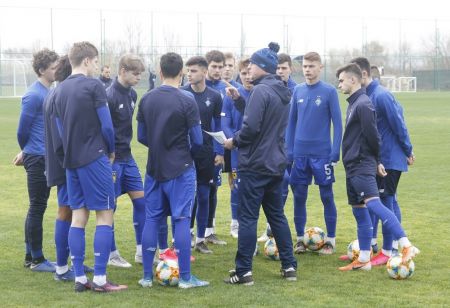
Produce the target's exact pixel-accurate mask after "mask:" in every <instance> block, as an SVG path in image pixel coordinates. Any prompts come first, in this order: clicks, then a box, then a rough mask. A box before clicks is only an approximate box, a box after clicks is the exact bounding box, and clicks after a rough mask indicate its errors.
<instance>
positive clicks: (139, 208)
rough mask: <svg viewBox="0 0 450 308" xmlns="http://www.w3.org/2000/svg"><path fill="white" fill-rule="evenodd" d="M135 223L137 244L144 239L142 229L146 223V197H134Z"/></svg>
mask: <svg viewBox="0 0 450 308" xmlns="http://www.w3.org/2000/svg"><path fill="white" fill-rule="evenodd" d="M132 202H133V225H134V234H135V236H136V244H137V245H140V244H141V241H142V230H143V229H144V224H145V199H144V197H142V198H137V199H133V200H132Z"/></svg>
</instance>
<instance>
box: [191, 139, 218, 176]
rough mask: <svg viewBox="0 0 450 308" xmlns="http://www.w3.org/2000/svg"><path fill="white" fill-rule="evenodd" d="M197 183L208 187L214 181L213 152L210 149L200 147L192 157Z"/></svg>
mask: <svg viewBox="0 0 450 308" xmlns="http://www.w3.org/2000/svg"><path fill="white" fill-rule="evenodd" d="M194 162H195V171H196V174H197V182H198V184H202V185H209V184H211V183H213V181H214V174H215V166H214V151H213V150H212V147H205V146H204V147H202V148H201V149H200V150H199V151H198V152H197V153H196V154H195V157H194Z"/></svg>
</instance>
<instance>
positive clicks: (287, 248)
mask: <svg viewBox="0 0 450 308" xmlns="http://www.w3.org/2000/svg"><path fill="white" fill-rule="evenodd" d="M239 177H240V179H241V181H240V184H239V205H238V222H239V232H238V251H237V253H236V259H235V262H236V272H237V274H238V276H242V275H244V274H245V273H247V272H248V271H251V270H252V259H253V253H254V251H255V247H256V237H257V235H256V229H257V224H258V218H259V209H260V208H261V205H262V208H263V210H264V213H265V214H266V217H267V221H268V222H269V224H270V227H271V228H272V232H273V236H274V237H275V242H276V243H277V246H278V251H279V253H280V260H281V267H282V268H283V269H288V268H290V267H293V268H295V269H296V268H297V260H296V259H295V258H294V255H293V248H292V237H291V231H290V229H289V224H288V221H287V219H286V216H285V215H284V206H283V198H282V196H281V191H282V189H281V184H282V182H283V177H282V176H278V177H276V176H268V175H261V174H258V173H253V172H239Z"/></svg>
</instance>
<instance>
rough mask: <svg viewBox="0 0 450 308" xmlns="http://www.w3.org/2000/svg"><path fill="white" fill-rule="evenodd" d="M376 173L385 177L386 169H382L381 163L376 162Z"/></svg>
mask: <svg viewBox="0 0 450 308" xmlns="http://www.w3.org/2000/svg"><path fill="white" fill-rule="evenodd" d="M377 174H378V175H379V176H381V177H385V176H386V175H387V172H386V169H384V166H383V164H378V167H377Z"/></svg>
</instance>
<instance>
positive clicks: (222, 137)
mask: <svg viewBox="0 0 450 308" xmlns="http://www.w3.org/2000/svg"><path fill="white" fill-rule="evenodd" d="M204 132H205V133H207V134H208V135H210V136H211V137H213V138H214V139H215V140H216V141H217V142H218V143H220V144H224V142H225V140H227V137H226V136H225V134H224V133H223V131H220V132H207V131H206V130H204Z"/></svg>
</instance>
